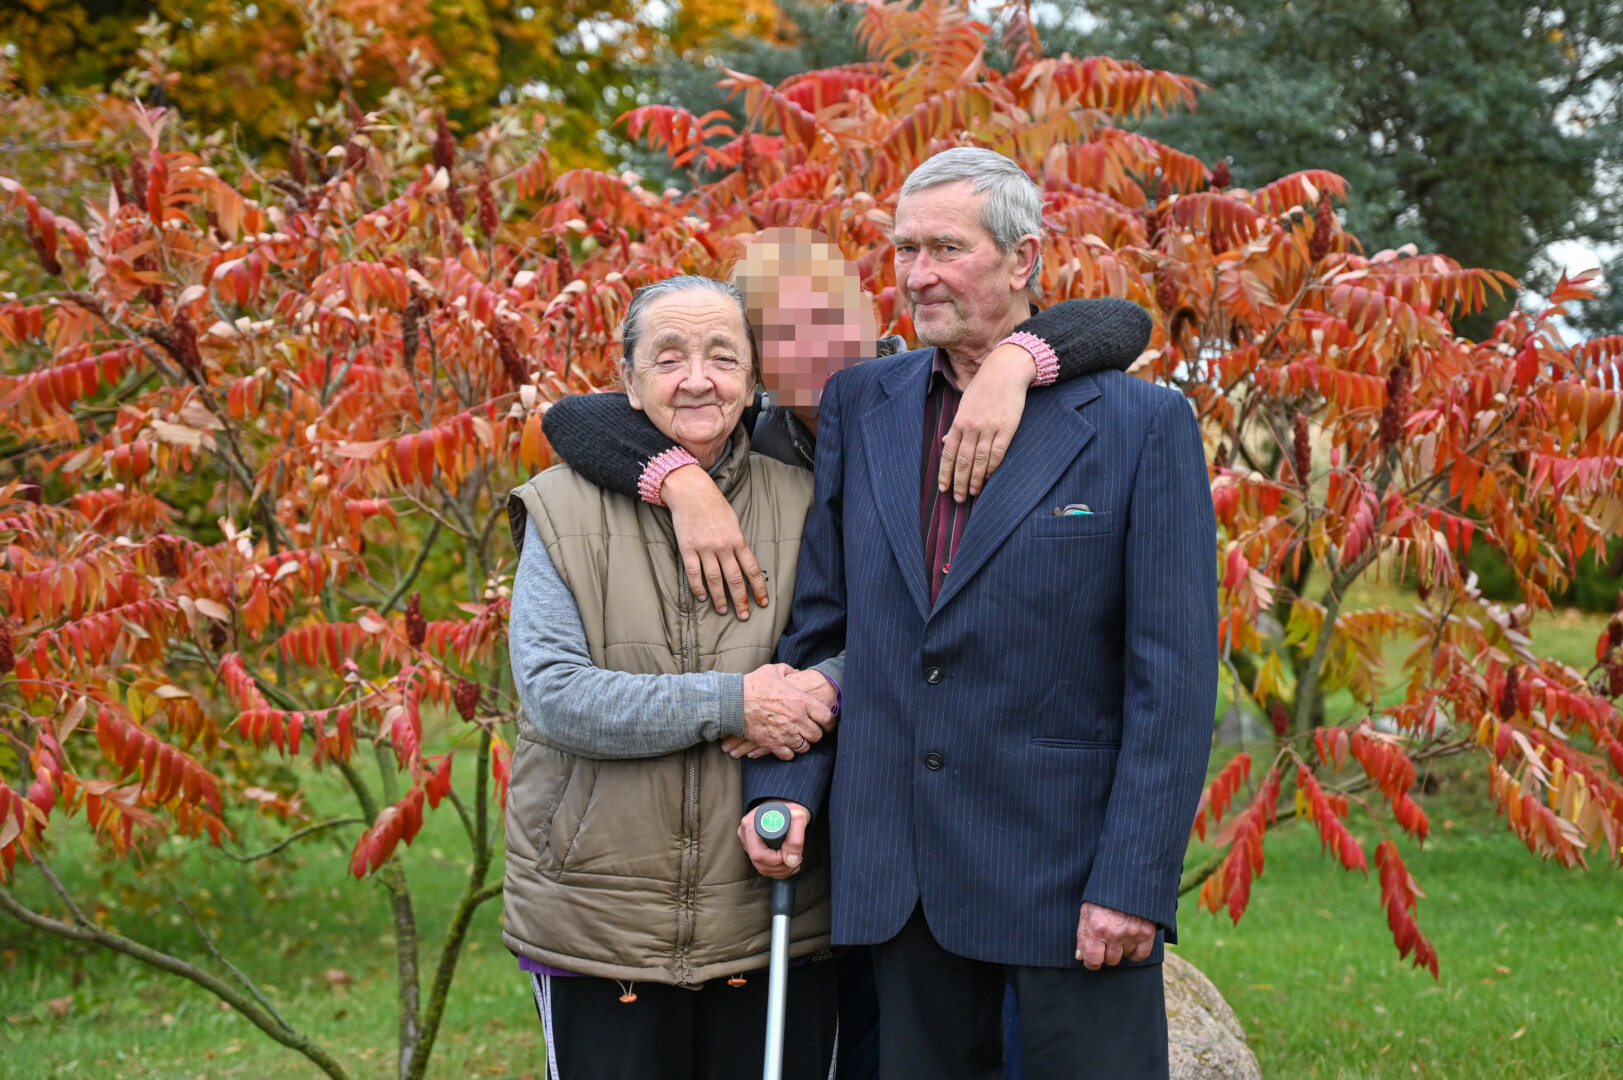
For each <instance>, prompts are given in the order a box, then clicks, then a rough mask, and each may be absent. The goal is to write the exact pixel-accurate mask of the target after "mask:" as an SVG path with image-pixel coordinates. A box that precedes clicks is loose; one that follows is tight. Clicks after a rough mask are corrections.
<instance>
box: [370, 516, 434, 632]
mask: <svg viewBox="0 0 1623 1080" xmlns="http://www.w3.org/2000/svg"><path fill="white" fill-rule="evenodd" d="M439 536H440V519H439V518H438V517H436V518H434V524H433V525H432V526H430V527H429V530H428V537H427V538H426V539H425V540H424V541H423V543H422V546H421V547H419V548H418V549H417V558H416V560H415V561H414V562H413V563H412V564H411V569H410V570H408V571H406V576H405V577H403V578H401V579H400V581H399V583H398V584H396V585H395V587H394V592H391V593H390V594H389V595H388V596H387V597H385V598H384V600H383V603H382V604H380V605H379V606H378V614H379V615H380V616H382V617H384V618H388V615H389V609H391V608H393V607H394V606H395V605H396V604H398V603H399V602H400V598H401V597H402V596H404V595H405V594H406V590H407V589H409V588H411V583H412V582H413V581H416V580H417V574H418V573H419V572H420V571H421V570H422V568H423V564H424V563H425V562H427V561H428V553H429V552H430V551H432V550H434V541H435V540H438V539H439Z"/></svg>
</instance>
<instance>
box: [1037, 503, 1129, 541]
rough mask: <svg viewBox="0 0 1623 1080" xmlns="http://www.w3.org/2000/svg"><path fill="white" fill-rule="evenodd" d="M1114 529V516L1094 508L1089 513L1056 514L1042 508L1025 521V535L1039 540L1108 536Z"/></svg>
mask: <svg viewBox="0 0 1623 1080" xmlns="http://www.w3.org/2000/svg"><path fill="white" fill-rule="evenodd" d="M1115 531H1116V524H1115V517H1114V515H1112V514H1111V512H1110V511H1109V510H1095V511H1094V512H1093V513H1091V514H1058V515H1056V514H1055V513H1054V512H1053V511H1052V510H1044V511H1042V512H1041V513H1039V514H1034V515H1032V517H1031V518H1030V519H1029V520H1028V521H1027V522H1026V535H1027V536H1031V537H1035V538H1037V539H1039V540H1064V539H1067V538H1070V537H1083V536H1109V535H1110V534H1111V533H1113V532H1115Z"/></svg>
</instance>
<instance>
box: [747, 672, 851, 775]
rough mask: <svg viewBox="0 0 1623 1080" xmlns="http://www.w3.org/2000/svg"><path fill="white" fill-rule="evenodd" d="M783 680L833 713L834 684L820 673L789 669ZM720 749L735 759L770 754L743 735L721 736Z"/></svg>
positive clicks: (836, 721)
mask: <svg viewBox="0 0 1623 1080" xmlns="http://www.w3.org/2000/svg"><path fill="white" fill-rule="evenodd" d="M784 678H785V680H786V681H787V682H788V683H789V685H790V686H793V687H794V688H795V689H797V690H804V691H805V692H806V693H808V694H810V695H811V696H812V697H814V698H816V699H817V700H818V701H820V702H822V703H823V705H824V706H825V707H826V708H827V709H829V710H830V712H832V711H833V709H834V700H835V693H834V684H833V683H832V682H830V681H829V680H828V678H827V677H826V676H825V675H823V673H822V672H820V671H814V670H812V669H810V668H808V669H807V670H805V671H796V670H794V669H793V668H791V669H789V673H788V674H787V675H785V676H784ZM838 722H839V720H838V718H837V717H836V718H835V720H834V721H833V723H831V724H830V725H829V727H830V728H832V727H833V726H834V724H835V723H838ZM721 748H722V749H723V750H725V751H727V753H729V754H731V755H732V756H733V757H735V758H741V757H748V758H758V757H760V756H761V755H763V754H767V753H770V751H768V750H767V748H766V747H764V746H762V745H761V744H760V743H758V742H755V741H754V740H752V739H748V738H746V737H744V736H743V735H724V736H722V739H721ZM807 749H808V750H809V749H810V747H809V746H808V747H807Z"/></svg>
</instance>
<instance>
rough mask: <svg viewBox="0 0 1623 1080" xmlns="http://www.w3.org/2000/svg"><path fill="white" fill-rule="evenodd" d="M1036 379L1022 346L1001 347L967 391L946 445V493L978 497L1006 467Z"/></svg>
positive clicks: (942, 482)
mask: <svg viewBox="0 0 1623 1080" xmlns="http://www.w3.org/2000/svg"><path fill="white" fill-rule="evenodd" d="M1036 378H1037V361H1036V360H1035V359H1033V358H1032V355H1031V353H1029V352H1027V351H1026V350H1025V349H1024V348H1023V347H1021V346H1019V345H1012V344H1011V345H999V346H998V347H997V348H995V349H993V350H992V351H991V352H990V353H988V354H987V357H986V359H985V360H984V361H982V362H981V366H980V370H979V371H977V372H975V377H974V378H973V379H971V380H970V381H969V385H968V386H967V387H965V388H964V400H963V401H961V402H960V403H959V404H958V415H957V416H955V417H954V418H953V421H952V428H951V429H950V430H949V431H948V432H947V436H946V438H945V439H943V440H942V442H941V472H940V473H939V474H938V475H937V477H936V483H937V486H938V488H939V490H941V491H946V490H947V489H948V488H951V489H952V497H953V499H955V500H956V501H958V502H963V501H964V498H965V497H966V496H968V495H979V494H980V493H981V488H982V487H984V486H985V485H986V481H987V480H989V479H991V476H992V474H993V473H994V472H996V471H997V467H998V466H999V465H1001V464H1002V463H1003V455H1004V453H1006V452H1007V451H1008V449H1009V443H1010V442H1012V441H1013V440H1014V433H1015V431H1016V429H1018V428H1019V427H1020V417H1021V415H1022V414H1024V413H1025V411H1026V391H1027V390H1028V389H1030V387H1031V384H1032V381H1033V380H1034V379H1036Z"/></svg>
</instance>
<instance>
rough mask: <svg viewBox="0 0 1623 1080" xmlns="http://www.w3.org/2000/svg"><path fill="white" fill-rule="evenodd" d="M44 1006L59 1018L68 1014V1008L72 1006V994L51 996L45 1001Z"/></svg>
mask: <svg viewBox="0 0 1623 1080" xmlns="http://www.w3.org/2000/svg"><path fill="white" fill-rule="evenodd" d="M45 1007H46V1008H47V1009H49V1010H50V1011H51V1015H52V1016H54V1017H56V1018H57V1019H58V1020H61V1019H62V1018H63V1017H65V1016H67V1015H68V1010H69V1009H71V1008H73V995H72V994H69V995H68V996H67V997H59V998H51V999H50V1000H49V1001H47V1002H46V1003H45Z"/></svg>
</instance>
